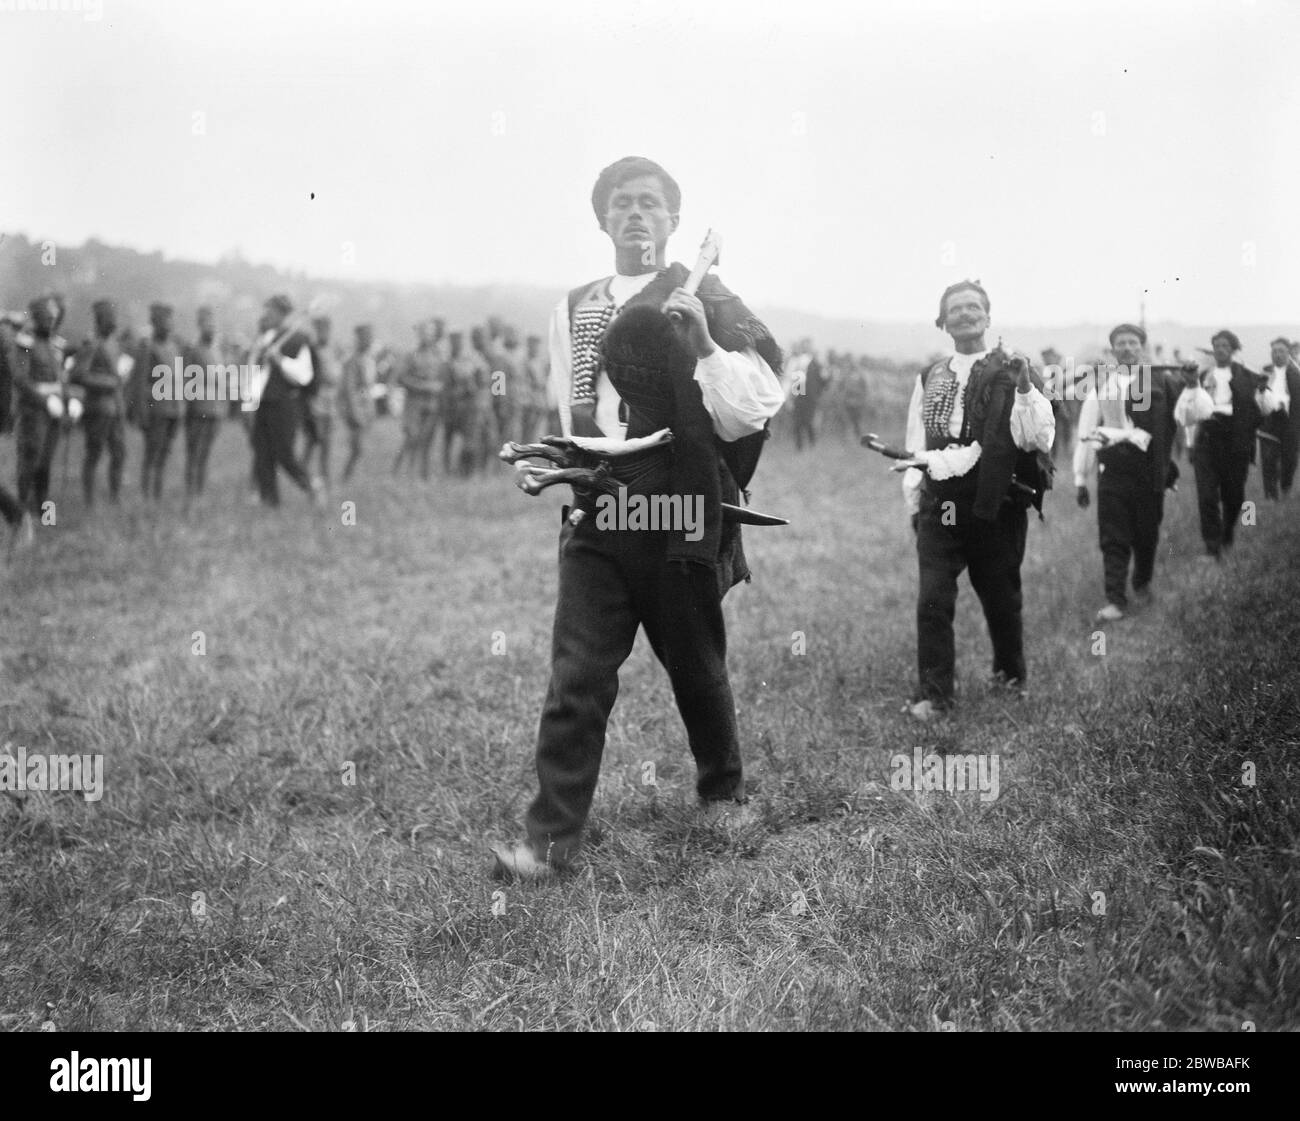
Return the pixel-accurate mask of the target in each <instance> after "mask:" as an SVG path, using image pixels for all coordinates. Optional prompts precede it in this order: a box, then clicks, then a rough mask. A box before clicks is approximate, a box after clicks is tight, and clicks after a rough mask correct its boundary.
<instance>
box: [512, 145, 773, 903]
mask: <svg viewBox="0 0 1300 1121" xmlns="http://www.w3.org/2000/svg"><path fill="white" fill-rule="evenodd" d="M591 202H592V208H593V209H594V210H595V213H596V220H597V223H598V224H599V226H600V228H601V230H602V231H603V232H604V233H605V235H606V236H607V237H609V239H610V241H611V242H613V248H614V275H612V276H607V277H603V278H601V279H600V280H597V281H594V282H592V283H590V284H585V285H583V286H582V287H580V288H577V289H575V290H574V291H573V292H571V293H570V295H569V297H568V298H567V299H566V300H564V301H562V302H561V303H560V304H559V306H558V307H557V308H556V309H555V313H554V315H553V316H552V319H551V329H550V352H551V384H552V388H553V390H554V393H555V399H556V401H557V402H558V405H559V411H560V423H561V428H562V430H563V434H564V435H565V436H573V437H604V438H605V439H606V440H608V441H610V443H612V444H620V443H623V442H625V441H626V439H627V438H628V437H636V436H637V432H635V431H632V428H633V426H634V425H638V422H637V420H636V409H635V408H633V409H632V410H631V413H630V414H625V412H624V406H625V402H624V400H623V399H622V398H621V397H620V394H619V393H618V392H617V391H616V390H615V389H614V384H613V382H612V381H611V378H610V372H609V370H608V369H606V367H605V365H604V363H603V360H602V350H601V347H602V342H604V341H605V336H606V332H607V329H608V328H609V327H610V325H611V323H612V322H613V323H617V322H618V319H617V317H618V316H619V315H621V314H623V313H624V312H625V310H626V309H628V307H629V305H634V306H637V307H639V308H641V309H642V310H645V309H647V308H654V309H659V310H661V311H662V312H663V313H664V314H665V315H668V314H671V315H673V316H675V317H676V319H675V322H674V324H673V326H672V327H671V328H670V330H671V331H672V333H673V336H674V338H675V341H674V344H673V349H674V353H675V354H676V355H678V356H680V357H682V358H684V360H685V362H688V363H690V364H691V367H693V369H694V380H693V381H691V380H690V374H689V368H687V375H686V382H687V383H688V384H689V387H690V390H691V392H690V393H686V392H683V394H682V396H683V397H684V398H686V401H685V403H684V404H682V405H681V411H680V412H679V413H678V419H679V421H680V422H681V423H679V424H678V425H676V426H675V427H674V437H675V441H674V443H670V444H663V443H659V444H657V445H655V446H649V447H647V448H645V450H642V451H638V452H635V453H633V457H631V458H633V459H635V460H636V462H635V463H632V464H628V466H627V467H626V468H620V470H626V471H627V472H628V475H627V478H626V480H624V481H625V482H626V483H627V485H628V489H629V490H630V491H631V490H637V491H645V492H647V493H672V492H673V490H674V487H675V486H676V485H677V484H676V483H675V482H672V481H671V480H674V479H678V478H680V476H679V474H678V469H679V467H680V466H681V465H683V464H685V463H687V462H689V463H690V464H691V465H692V467H693V468H695V469H698V470H699V471H700V476H699V480H698V481H699V486H700V489H701V490H707V489H708V488H709V486H710V485H712V488H713V493H714V494H716V493H717V492H718V488H719V486H721V491H722V493H723V501H728V500H730V501H734V500H735V486H736V482H735V481H734V479H733V477H732V474H731V473H730V471H729V469H728V467H727V462H726V460H725V457H726V456H727V454H728V448H729V447H730V448H731V449H732V450H733V452H734V450H735V446H736V445H737V444H738V443H739V442H740V441H744V440H746V439H747V438H748V439H751V440H753V441H755V442H757V443H758V444H759V445H760V446H761V441H762V440H763V438H764V429H765V427H766V425H767V422H768V421H769V420H770V419H771V418H772V416H774V415H775V413H776V411H777V410H778V409H779V408H780V406H781V401H782V393H781V385H780V382H779V381H778V380H777V373H776V371H778V370H779V369H780V364H781V354H780V349H779V348H778V347H777V346H776V344H775V342H774V341H773V339H772V337H771V335H770V333H769V332H768V331H767V329H766V328H765V327H764V326H763V324H762V323H760V322H759V321H758V320H757V319H756V318H755V317H754V316H753V315H752V314H751V313H750V312H749V310H748V309H747V308H746V307H745V306H744V304H742V303H741V302H740V300H738V299H737V298H736V297H735V296H733V295H732V294H731V293H730V292H728V291H727V290H726V289H725V288H724V287H723V286H722V285H721V284H720V283H719V282H718V281H717V280H716V279H714V278H712V277H706V278H705V280H704V283H703V284H702V285H701V287H700V289H699V295H698V296H692V295H688V294H687V293H686V291H685V290H684V289H683V288H682V284H683V283H684V281H685V280H686V278H687V270H686V269H685V268H684V267H683V266H681V265H676V264H675V265H673V266H672V267H671V268H670V267H668V258H667V243H668V239H669V237H670V236H671V235H672V233H673V232H674V231H675V230H676V229H677V225H678V220H679V211H680V209H681V191H680V188H679V187H678V186H677V183H676V182H675V181H674V180H673V178H672V176H670V175H669V174H668V172H666V171H665V170H664V169H663V168H662V167H660V166H659V165H658V164H656V163H653V162H651V161H650V160H647V159H642V158H640V157H635V156H629V157H626V158H624V159H621V160H619V161H618V162H617V163H614V164H612V165H611V166H609V167H607V168H606V169H605V170H604V171H602V172H601V173H600V176H599V178H598V179H597V180H596V185H595V189H594V190H593V192H592V197H591ZM633 357H634V359H635V358H637V357H640V358H641V360H642V362H644V365H645V367H646V368H653V367H654V361H653V356H651V355H649V354H645V355H640V356H637V355H634V356H633ZM675 368H678V367H675ZM659 372H660V371H658V370H655V374H658V373H659ZM666 377H667V375H664V378H665V379H666ZM674 384H676V383H674ZM645 386H646V389H647V392H648V395H649V396H654V394H655V393H656V392H663V391H665V390H666V385H665V384H664V381H661V380H660V379H659V378H658V377H656V376H652V375H647V381H646V383H645ZM692 396H693V398H694V399H693V400H690V398H691V397H692ZM627 415H631V416H632V417H633V420H632V421H631V422H629V421H628V420H626V419H625V416H627ZM699 426H702V430H703V432H704V433H705V434H706V435H705V439H703V440H695V441H692V440H690V439H688V438H686V437H687V433H688V432H689V433H695V432H697V431H700V430H701V429H700V427H699ZM688 445H689V446H688ZM746 447H749V445H746ZM701 449H702V450H703V453H704V454H703V455H696V454H695V452H697V451H699V450H701ZM756 454H757V453H755V456H756ZM614 462H624V460H623V459H622V458H620V459H619V460H615V461H614ZM742 474H744V472H743V471H742ZM745 481H746V480H745V479H742V480H740V485H741V486H743V485H744V483H745ZM692 485H694V484H692ZM728 494H730V495H731V498H730V499H728V498H727V495H728ZM581 498H582V496H581V495H579V499H580V501H581ZM713 507H714V508H713V509H712V510H708V509H706V511H705V524H706V526H712V527H713V532H712V533H709V532H706V533H705V534H704V536H703V538H702V539H701V540H700V541H698V542H696V541H692V540H691V539H690V538H686V539H685V540H684V539H683V534H681V533H679V532H674V531H672V530H665V529H662V528H660V529H657V530H633V529H627V528H601V524H600V519H599V518H596V517H583V518H578V517H577V516H575V517H572V518H571V517H568V512H567V510H566V518H565V522H564V524H563V527H562V528H561V531H560V585H559V597H558V600H557V602H556V607H555V624H554V631H553V634H552V652H551V683H550V687H549V689H548V691H547V695H546V702H545V705H544V706H543V709H542V717H541V724H540V727H539V729H538V735H537V778H538V786H539V790H538V794H537V797H536V798H535V799H534V800H533V803H532V805H531V806H530V807H529V810H528V813H527V816H526V819H525V829H526V836H525V837H524V839H522V840H519V841H516V842H514V843H511V844H507V845H500V846H494V847H493V848H494V852H495V853H496V858H497V870H498V873H501V874H506V875H515V876H518V877H520V878H525V879H538V878H543V877H547V876H550V875H553V874H554V873H555V872H556V871H558V870H561V869H563V868H565V867H566V866H567V865H569V864H570V863H571V861H572V860H573V857H574V855H575V854H576V852H577V851H578V848H579V845H580V844H581V838H582V830H583V826H584V824H585V822H586V819H587V814H588V811H589V810H590V807H591V801H592V796H593V795H594V793H595V790H596V781H597V778H598V776H599V773H600V758H601V753H602V752H603V750H604V747H605V728H606V723H607V721H608V719H609V714H610V711H611V710H612V709H613V707H614V700H615V698H616V697H617V695H618V673H619V668H620V667H621V666H622V664H623V662H624V661H625V660H626V659H627V657H628V655H629V654H630V653H631V652H632V646H633V643H634V642H635V640H636V635H637V631H638V629H639V628H641V627H644V628H645V632H646V637H647V638H648V639H649V641H650V645H651V648H652V649H653V650H654V652H655V655H656V657H657V658H658V659H659V661H660V662H661V663H662V664H663V666H664V668H665V669H666V670H667V671H668V676H669V678H670V679H671V681H672V685H673V693H674V695H675V697H676V700H677V708H678V711H679V712H680V713H681V717H682V721H683V723H684V724H685V726H686V732H687V738H688V740H689V742H690V747H691V752H692V754H693V755H694V757H695V762H696V767H697V770H698V780H697V783H696V790H697V793H698V795H699V798H700V801H701V803H702V806H703V809H704V812H705V814H706V816H707V817H709V818H711V819H715V820H716V819H721V818H723V817H725V816H726V815H728V814H737V815H738V814H739V811H740V806H741V805H742V804H743V803H744V802H745V780H744V774H743V769H742V765H741V758H740V744H739V740H738V736H737V730H736V707H735V700H734V698H733V696H732V692H731V682H730V680H729V677H728V674H727V662H726V655H727V638H726V627H725V625H724V622H723V615H722V597H723V594H724V593H725V591H726V590H727V588H729V587H730V586H731V585H732V584H733V583H734V582H735V581H737V580H740V579H743V578H745V576H746V575H747V572H746V570H745V569H744V562H743V558H741V557H740V556H739V551H738V544H739V538H738V536H737V535H736V534H734V533H733V534H729V535H728V534H722V535H721V536H720V535H719V533H718V532H717V529H718V527H719V526H720V522H721V503H720V502H714V504H713ZM575 522H576V524H575Z"/></svg>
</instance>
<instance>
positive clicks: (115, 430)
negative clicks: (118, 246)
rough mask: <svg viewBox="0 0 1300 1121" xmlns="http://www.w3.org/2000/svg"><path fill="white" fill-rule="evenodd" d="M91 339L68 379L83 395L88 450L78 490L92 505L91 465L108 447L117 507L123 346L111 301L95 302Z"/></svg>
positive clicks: (111, 493)
mask: <svg viewBox="0 0 1300 1121" xmlns="http://www.w3.org/2000/svg"><path fill="white" fill-rule="evenodd" d="M93 311H94V316H95V337H94V338H93V339H87V340H86V341H85V342H84V343H83V344H82V346H81V350H80V351H79V352H78V354H77V362H76V366H75V368H74V369H73V371H72V377H71V379H70V380H71V381H72V382H73V384H75V385H79V386H81V388H82V389H83V390H85V394H86V415H85V421H84V424H85V432H86V450H85V454H84V456H83V458H82V461H81V489H82V493H83V494H84V496H85V500H86V505H87V506H93V505H94V504H95V469H96V467H97V466H98V465H99V459H100V456H102V455H103V454H104V449H105V448H107V449H108V500H109V501H110V502H112V503H113V504H115V505H116V503H117V501H118V496H119V494H120V492H121V489H122V470H123V467H124V466H125V464H126V399H125V393H124V390H123V384H122V365H123V363H122V348H121V346H120V344H119V343H118V341H117V338H116V333H117V312H116V309H115V308H114V307H113V301H112V300H96V301H95V303H94V305H93Z"/></svg>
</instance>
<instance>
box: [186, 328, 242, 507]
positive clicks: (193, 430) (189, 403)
mask: <svg viewBox="0 0 1300 1121" xmlns="http://www.w3.org/2000/svg"><path fill="white" fill-rule="evenodd" d="M198 328H199V336H198V341H197V342H196V343H195V344H194V345H193V346H191V347H190V348H189V353H188V355H187V358H186V361H187V365H195V366H199V367H201V368H202V370H203V391H202V392H201V393H199V394H198V395H197V396H196V397H190V396H189V395H188V394H187V400H186V402H185V502H186V504H187V505H188V504H189V503H190V502H192V501H193V500H194V499H195V498H197V497H198V496H199V495H200V494H202V493H203V488H204V485H205V484H206V483H207V478H208V457H209V456H210V455H211V454H212V445H213V444H214V443H215V442H216V438H217V430H218V429H219V428H220V427H221V419H222V417H223V416H225V415H226V414H227V413H228V412H229V411H230V401H231V400H232V399H233V398H235V397H237V396H238V392H237V390H238V367H236V366H228V365H227V363H226V362H224V361H223V358H224V350H225V348H224V347H223V346H222V344H221V341H220V339H218V338H217V325H216V319H215V317H214V315H213V312H212V309H211V308H210V307H201V308H199V311H198ZM213 370H217V371H219V373H217V374H216V375H215V376H209V372H210V371H213ZM232 374H233V375H234V378H233V379H232V377H231V375H232ZM232 388H233V389H235V390H236V392H234V393H232V392H231V389H232ZM218 390H223V392H217V391H218Z"/></svg>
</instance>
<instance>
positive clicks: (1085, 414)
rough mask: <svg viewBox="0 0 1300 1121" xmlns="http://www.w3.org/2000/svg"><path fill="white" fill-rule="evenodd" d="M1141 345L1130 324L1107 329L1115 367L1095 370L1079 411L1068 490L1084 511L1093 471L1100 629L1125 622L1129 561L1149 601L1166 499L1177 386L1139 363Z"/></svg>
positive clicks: (1142, 337) (1137, 590) (1140, 593)
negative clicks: (1100, 588) (1103, 598)
mask: <svg viewBox="0 0 1300 1121" xmlns="http://www.w3.org/2000/svg"><path fill="white" fill-rule="evenodd" d="M1146 342H1147V333H1146V331H1144V330H1143V329H1142V328H1141V327H1137V326H1135V325H1134V324H1132V323H1121V324H1119V326H1117V327H1116V328H1114V330H1112V331H1111V333H1110V349H1111V352H1112V354H1113V355H1114V356H1115V359H1116V364H1115V365H1104V364H1102V365H1098V367H1097V371H1096V377H1095V379H1094V380H1093V381H1092V382H1091V384H1089V385H1088V386H1087V387H1086V388H1085V390H1084V397H1083V401H1082V403H1081V407H1080V410H1079V425H1078V432H1079V439H1078V444H1077V445H1076V447H1075V451H1074V484H1075V489H1076V494H1077V500H1078V503H1079V506H1080V507H1083V508H1086V507H1087V506H1088V505H1089V503H1090V501H1091V499H1090V496H1089V493H1088V479H1089V476H1090V475H1091V473H1092V469H1093V467H1094V466H1095V467H1096V469H1097V527H1098V531H1099V537H1100V543H1101V555H1102V568H1103V571H1104V575H1105V580H1104V584H1105V590H1106V604H1105V606H1103V607H1102V608H1101V610H1100V611H1098V612H1097V621H1098V622H1103V623H1106V622H1114V621H1115V620H1118V619H1122V618H1124V613H1125V611H1126V610H1127V609H1128V595H1127V589H1128V580H1129V559H1130V558H1132V561H1133V595H1134V598H1135V599H1137V600H1139V601H1141V602H1147V601H1149V600H1150V598H1151V577H1152V574H1153V572H1154V571H1155V562H1156V547H1157V545H1158V544H1159V541H1160V522H1161V520H1162V519H1163V517H1164V494H1165V490H1166V488H1167V487H1168V486H1169V485H1170V484H1171V482H1172V479H1173V474H1174V468H1173V459H1172V455H1173V444H1174V436H1175V434H1176V432H1177V425H1176V423H1175V421H1174V406H1175V404H1176V403H1177V401H1178V397H1179V395H1180V394H1181V392H1182V383H1181V382H1180V381H1179V380H1178V379H1176V378H1174V377H1173V376H1172V375H1170V374H1169V373H1167V372H1166V371H1165V370H1162V369H1153V368H1152V367H1151V365H1150V363H1148V362H1145V361H1144V348H1145V347H1146Z"/></svg>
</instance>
